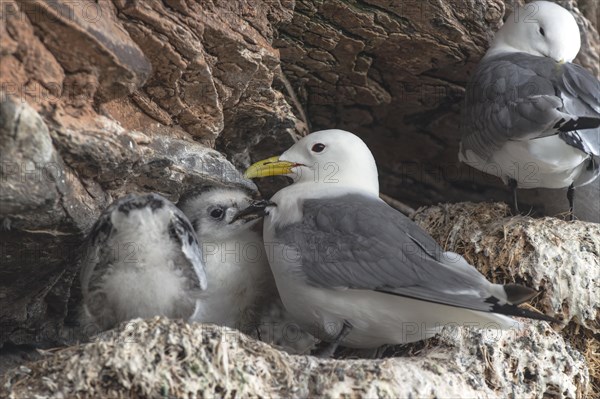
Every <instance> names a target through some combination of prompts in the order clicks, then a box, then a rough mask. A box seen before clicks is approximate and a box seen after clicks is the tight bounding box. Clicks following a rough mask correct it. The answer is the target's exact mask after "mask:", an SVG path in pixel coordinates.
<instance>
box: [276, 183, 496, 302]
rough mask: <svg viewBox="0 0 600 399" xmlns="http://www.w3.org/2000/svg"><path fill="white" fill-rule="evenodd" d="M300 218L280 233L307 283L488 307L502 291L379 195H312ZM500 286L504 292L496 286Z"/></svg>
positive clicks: (299, 272)
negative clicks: (296, 256)
mask: <svg viewBox="0 0 600 399" xmlns="http://www.w3.org/2000/svg"><path fill="white" fill-rule="evenodd" d="M303 215H304V217H303V219H302V222H300V223H298V224H294V225H291V226H288V227H285V228H283V229H281V230H280V231H278V232H277V234H278V236H279V237H281V238H282V239H283V240H284V241H285V242H286V243H289V245H292V246H296V247H297V248H296V249H297V250H298V251H299V254H300V256H301V261H302V268H301V270H297V273H298V274H299V275H300V276H302V277H303V278H305V279H306V281H307V283H308V284H311V285H313V286H318V287H328V288H340V289H344V288H353V289H367V290H375V291H381V292H385V293H389V294H393V295H400V296H408V297H413V298H417V299H421V300H426V301H431V302H437V303H442V304H448V305H452V306H457V307H463V308H469V309H474V310H482V311H490V310H492V308H493V303H494V302H506V294H505V293H504V292H503V290H502V289H501V288H500V289H498V288H497V287H499V286H496V285H493V284H491V283H489V282H488V281H487V280H486V279H485V277H484V276H483V275H481V274H480V273H479V272H478V271H477V270H476V269H475V268H474V267H473V266H471V265H469V264H468V263H467V262H466V261H465V260H464V259H463V258H462V257H460V256H459V255H457V254H453V253H450V252H444V251H443V250H442V248H441V247H440V246H439V245H438V244H437V243H436V242H435V241H434V240H433V238H431V237H430V236H429V235H428V234H427V233H426V232H424V231H423V230H422V229H421V228H420V227H418V226H417V225H416V224H415V223H414V222H412V221H411V220H410V219H408V218H406V217H405V216H404V215H402V214H401V213H399V212H397V211H395V210H394V209H392V208H391V207H389V206H388V205H387V204H385V203H384V202H383V201H379V200H378V199H371V198H368V197H365V196H361V195H349V196H346V197H339V198H333V199H322V200H309V201H306V202H305V204H304V206H303ZM497 291H502V292H497Z"/></svg>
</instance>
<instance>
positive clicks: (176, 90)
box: [0, 0, 600, 345]
mask: <svg viewBox="0 0 600 399" xmlns="http://www.w3.org/2000/svg"><path fill="white" fill-rule="evenodd" d="M507 3H508V2H507ZM560 3H561V4H562V5H564V6H566V7H568V8H570V9H571V10H572V11H573V13H574V14H575V15H576V17H577V19H578V22H579V24H580V27H581V29H582V32H583V36H582V37H583V48H582V53H581V55H580V57H579V58H578V60H577V61H578V62H580V63H581V64H583V65H584V66H586V67H587V68H589V69H591V70H594V71H595V72H596V73H598V65H599V64H600V63H599V58H598V53H599V51H600V50H599V43H600V40H599V38H598V33H597V28H598V26H597V23H598V22H597V10H598V8H597V3H596V2H595V1H593V0H579V1H575V0H561V1H560ZM511 7H512V6H511V5H510V4H508V5H507V4H505V2H503V1H501V0H484V1H469V0H454V1H447V0H441V1H440V0H436V1H434V0H426V1H401V2H393V1H392V2H390V1H379V0H361V1H342V0H327V1H320V0H301V1H296V2H294V1H292V0H289V1H288V0H278V1H269V2H262V1H252V0H242V1H235V2H229V1H211V0H206V1H200V2H193V1H186V0H164V1H158V0H149V1H143V2H130V1H124V0H113V1H106V0H100V1H97V2H96V1H84V0H82V1H77V2H72V1H66V0H54V1H51V2H45V1H25V0H5V1H2V2H1V3H0V162H1V169H0V219H1V222H2V223H1V224H0V266H1V267H0V269H1V270H0V276H1V278H0V345H2V344H5V343H7V344H15V345H21V344H41V345H53V344H56V343H57V342H58V341H59V336H58V335H59V331H60V329H61V326H62V323H63V320H64V318H65V317H66V315H67V312H68V307H69V298H70V297H71V291H72V289H73V288H74V285H73V281H76V279H75V277H76V273H77V262H76V258H77V254H78V247H79V245H80V243H81V240H82V237H83V236H84V235H85V234H86V233H87V231H88V229H89V228H90V226H91V225H92V223H93V222H94V220H95V218H96V217H97V216H98V215H99V212H100V211H101V210H102V209H103V208H104V207H105V206H107V205H108V204H109V203H110V202H111V201H112V200H114V199H115V198H117V197H119V196H121V195H123V194H124V193H127V192H132V191H137V192H150V191H153V192H158V193H160V194H162V195H164V196H166V197H168V198H169V199H171V200H173V201H177V199H178V198H179V197H180V195H182V194H183V193H185V192H187V191H188V190H194V189H196V188H198V186H203V185H215V184H216V185H239V186H245V187H248V188H251V189H256V186H254V184H253V183H252V182H249V181H247V180H245V179H243V177H241V175H240V173H239V172H238V171H239V170H240V169H242V168H244V167H245V166H247V165H248V164H249V163H250V162H252V161H255V160H258V159H262V158H264V157H267V156H271V155H275V154H279V153H280V152H282V151H283V150H284V149H286V148H288V147H289V146H290V145H291V144H292V143H293V141H294V138H295V137H297V136H301V135H304V134H306V133H307V132H308V131H309V130H317V129H321V128H330V127H338V128H343V129H347V130H351V131H353V132H355V133H358V134H359V135H360V136H361V137H363V138H364V139H365V141H366V142H367V144H368V145H369V146H370V147H371V148H372V149H373V152H374V154H375V157H376V159H377V162H378V165H379V169H380V174H381V186H382V192H384V193H386V194H388V195H391V196H392V197H395V198H398V199H400V200H403V201H405V202H407V203H408V204H410V205H412V206H417V205H423V204H434V203H438V202H455V201H459V200H460V201H462V200H473V201H480V200H483V199H490V198H495V199H498V200H507V199H508V192H507V190H506V189H505V188H504V187H502V186H501V184H500V183H499V182H498V181H496V180H495V179H493V178H490V177H486V176H479V175H477V174H476V173H475V172H473V171H472V170H470V169H468V168H466V167H465V166H460V165H458V163H457V156H456V154H457V151H458V140H459V133H458V112H459V109H460V102H461V100H462V96H463V92H464V86H465V84H466V82H467V80H468V78H469V75H470V73H471V71H472V70H473V68H474V66H475V65H476V63H477V62H478V60H479V58H480V57H481V55H482V54H483V53H484V51H485V49H486V47H487V44H488V41H489V40H490V38H491V37H492V34H493V31H494V30H495V29H497V27H498V26H499V25H500V24H501V23H502V18H503V16H504V15H505V14H506V13H507V12H508V11H510V8H511ZM282 183H283V181H282V180H276V179H273V180H268V181H266V182H263V183H261V186H260V188H261V191H262V193H263V195H267V196H268V195H269V194H270V193H272V192H273V190H274V189H275V188H276V187H278V186H279V185H281V184H282ZM581 191H582V192H581V193H580V194H581V195H579V196H578V201H579V202H578V204H577V206H578V214H579V216H580V217H582V218H584V219H587V220H594V221H597V222H600V219H599V218H600V201H599V200H598V198H600V183H598V182H596V183H595V184H594V185H593V186H588V187H587V188H586V190H581ZM583 191H585V192H583ZM548 192H549V191H547V190H540V191H530V192H525V191H523V192H522V193H521V195H522V197H521V198H522V199H523V201H524V202H529V203H530V204H531V205H534V206H535V209H545V210H546V212H548V213H549V214H556V213H558V212H561V211H564V210H565V209H566V200H564V196H563V193H560V194H556V191H552V192H551V193H552V195H548ZM585 198H587V199H585ZM558 256H562V255H561V254H558ZM553 309H554V308H553ZM596 317H597V316H596ZM596 328H597V327H596ZM596 334H597V332H596Z"/></svg>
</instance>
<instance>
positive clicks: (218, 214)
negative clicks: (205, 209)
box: [209, 208, 225, 219]
mask: <svg viewBox="0 0 600 399" xmlns="http://www.w3.org/2000/svg"><path fill="white" fill-rule="evenodd" d="M209 212H210V217H211V218H213V219H222V218H223V215H224V213H225V212H224V211H223V209H221V208H215V209H213V210H211V211H209Z"/></svg>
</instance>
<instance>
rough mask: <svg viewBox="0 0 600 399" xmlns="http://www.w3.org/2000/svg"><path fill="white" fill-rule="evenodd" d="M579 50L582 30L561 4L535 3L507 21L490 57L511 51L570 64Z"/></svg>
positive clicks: (519, 10) (515, 13) (495, 38)
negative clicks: (496, 53)
mask: <svg viewBox="0 0 600 399" xmlns="http://www.w3.org/2000/svg"><path fill="white" fill-rule="evenodd" d="M580 47H581V37H580V34H579V27H578V26H577V22H576V21H575V18H574V17H573V15H572V14H571V13H570V12H569V11H567V10H566V9H564V8H562V7H561V6H559V5H558V4H554V3H551V2H548V1H534V2H532V3H528V4H525V5H523V6H522V7H519V8H517V9H516V10H515V11H514V12H513V13H512V14H511V15H510V16H509V17H508V19H507V20H506V22H505V23H504V25H503V26H502V28H500V30H499V31H498V32H496V36H495V37H494V41H493V43H492V46H491V47H490V51H489V52H488V54H490V53H495V52H500V51H503V50H507V49H508V50H511V51H521V52H525V53H528V54H532V55H537V56H542V57H550V58H552V59H554V60H555V61H557V62H571V61H573V59H574V58H575V57H576V56H577V53H579V48H580Z"/></svg>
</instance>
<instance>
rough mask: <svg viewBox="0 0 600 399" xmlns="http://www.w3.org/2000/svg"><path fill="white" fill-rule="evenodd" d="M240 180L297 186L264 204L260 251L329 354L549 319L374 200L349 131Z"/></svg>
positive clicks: (361, 147)
mask: <svg viewBox="0 0 600 399" xmlns="http://www.w3.org/2000/svg"><path fill="white" fill-rule="evenodd" d="M245 175H246V177H248V178H256V177H262V176H273V175H286V176H289V177H291V178H292V179H293V181H294V182H293V184H292V185H290V186H288V187H285V188H283V189H282V190H280V191H278V192H277V193H276V194H275V195H274V196H273V197H272V198H271V200H270V201H271V202H266V203H265V205H266V207H265V209H264V211H265V212H266V216H265V219H264V234H263V237H264V241H265V248H267V256H268V259H269V264H270V266H271V270H272V271H273V275H274V276H275V282H276V284H277V288H278V291H279V294H280V296H281V299H282V301H283V304H284V306H285V308H286V309H287V311H288V312H290V314H291V315H292V316H293V317H294V318H295V320H296V321H297V322H298V323H299V325H301V326H302V327H303V328H304V329H305V330H306V331H308V332H310V333H312V334H313V335H316V336H317V337H318V338H321V339H323V340H326V341H332V342H333V344H332V346H331V349H332V350H333V348H335V346H337V345H338V344H340V343H341V344H343V345H345V346H349V347H358V348H375V347H379V346H381V345H383V344H402V343H407V342H413V341H418V340H422V339H425V338H428V337H430V336H432V335H434V334H435V333H436V332H438V331H439V330H440V329H441V328H442V327H444V326H446V325H463V324H465V323H467V324H469V325H470V326H478V327H483V328H494V329H507V328H511V327H513V326H518V325H519V323H518V322H517V321H515V320H513V319H512V318H510V317H507V316H505V315H513V316H523V317H529V318H534V319H541V320H552V319H551V318H550V317H547V316H545V315H543V314H539V313H534V312H532V311H529V310H526V309H521V308H519V307H517V306H516V305H517V304H520V303H523V302H525V301H527V300H528V299H530V298H532V296H533V295H535V291H534V290H532V289H530V288H527V287H524V286H521V285H515V284H508V285H500V284H492V283H490V282H488V281H487V280H486V279H485V277H484V276H483V275H481V274H480V273H479V272H478V271H477V270H476V269H475V268H474V267H473V266H471V265H470V264H469V263H468V262H467V261H466V260H465V259H464V258H463V257H462V256H460V255H458V254H456V253H453V252H447V251H444V250H443V249H442V248H441V247H440V246H439V245H438V244H437V243H436V242H435V241H434V240H433V238H432V237H431V236H429V235H428V234H427V233H426V232H425V231H424V230H422V229H421V228H420V227H419V226H417V225H416V224H415V223H414V222H412V221H411V220H410V219H408V218H407V217H406V216H404V215H403V214H401V213H400V212H398V211H396V210H395V209H393V208H391V207H390V206H389V205H387V204H386V203H385V202H384V201H383V200H381V199H380V198H379V183H378V178H377V167H376V165H375V160H374V159H373V156H372V154H371V152H370V151H369V149H368V148H367V146H366V145H365V143H364V142H363V141H362V140H361V139H360V138H358V137H357V136H355V135H353V134H352V133H349V132H345V131H342V130H324V131H320V132H315V133H312V134H309V135H308V136H306V137H304V138H303V139H301V140H300V141H298V142H297V143H296V144H294V145H293V146H292V147H291V148H290V149H289V150H287V151H286V152H284V153H283V154H282V155H281V156H279V157H273V158H269V159H266V160H264V161H260V162H257V163H255V164H254V165H252V166H250V168H248V170H247V171H246V173H245ZM244 213H245V212H244V211H242V212H241V214H244ZM329 353H331V352H329Z"/></svg>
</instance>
